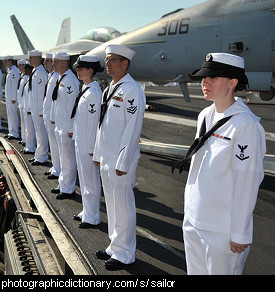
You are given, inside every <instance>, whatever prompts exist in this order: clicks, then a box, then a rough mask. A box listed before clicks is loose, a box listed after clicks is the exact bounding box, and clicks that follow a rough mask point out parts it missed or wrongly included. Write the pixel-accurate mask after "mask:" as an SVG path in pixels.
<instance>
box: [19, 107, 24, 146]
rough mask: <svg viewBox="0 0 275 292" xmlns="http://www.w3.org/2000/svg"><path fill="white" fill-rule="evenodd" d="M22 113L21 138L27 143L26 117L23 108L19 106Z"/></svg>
mask: <svg viewBox="0 0 275 292" xmlns="http://www.w3.org/2000/svg"><path fill="white" fill-rule="evenodd" d="M19 113H20V125H21V140H22V141H23V142H24V143H26V127H25V118H24V112H23V108H22V107H19Z"/></svg>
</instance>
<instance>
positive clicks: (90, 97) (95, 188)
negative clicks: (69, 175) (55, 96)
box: [73, 81, 102, 225]
mask: <svg viewBox="0 0 275 292" xmlns="http://www.w3.org/2000/svg"><path fill="white" fill-rule="evenodd" d="M87 87H89V89H87V90H86V91H85V92H84V94H82V96H81V98H80V100H79V103H78V106H77V110H76V113H75V116H74V125H73V140H75V154H76V162H77V170H78V177H79V183H80V190H81V196H82V204H83V211H82V212H81V213H80V214H78V217H80V218H81V219H82V222H86V223H90V224H93V225H97V224H99V223H100V197H101V182H100V174H99V167H98V166H97V165H95V163H94V162H93V157H92V156H90V155H89V154H93V153H94V146H95V139H96V132H97V128H98V122H99V117H100V109H101V96H102V92H101V89H100V86H99V84H98V83H97V82H95V81H94V82H91V83H90V84H88V85H87V86H86V85H83V89H82V90H85V88H87Z"/></svg>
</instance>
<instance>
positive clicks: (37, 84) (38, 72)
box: [29, 65, 49, 163]
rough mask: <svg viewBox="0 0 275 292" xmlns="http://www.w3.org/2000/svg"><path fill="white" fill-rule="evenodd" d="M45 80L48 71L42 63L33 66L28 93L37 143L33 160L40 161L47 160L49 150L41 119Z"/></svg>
mask: <svg viewBox="0 0 275 292" xmlns="http://www.w3.org/2000/svg"><path fill="white" fill-rule="evenodd" d="M47 80H48V73H47V72H46V70H45V68H44V67H43V66H42V65H39V66H38V67H37V68H33V75H32V81H31V84H32V86H31V90H30V92H29V94H30V102H31V113H32V119H33V124H34V128H35V135H36V143H37V145H36V150H35V155H34V158H35V161H38V162H41V163H43V162H46V161H48V151H49V142H48V134H47V131H46V128H45V125H44V121H43V100H44V93H45V86H46V83H47Z"/></svg>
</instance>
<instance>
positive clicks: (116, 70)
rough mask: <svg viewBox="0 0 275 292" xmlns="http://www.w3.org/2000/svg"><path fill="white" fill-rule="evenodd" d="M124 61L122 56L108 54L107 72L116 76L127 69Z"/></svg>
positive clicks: (106, 61) (106, 60)
mask: <svg viewBox="0 0 275 292" xmlns="http://www.w3.org/2000/svg"><path fill="white" fill-rule="evenodd" d="M124 61H125V60H123V59H122V57H121V56H119V55H117V54H108V55H107V56H106V59H105V64H106V70H107V74H108V75H110V76H115V75H119V74H121V72H124V71H125V68H124Z"/></svg>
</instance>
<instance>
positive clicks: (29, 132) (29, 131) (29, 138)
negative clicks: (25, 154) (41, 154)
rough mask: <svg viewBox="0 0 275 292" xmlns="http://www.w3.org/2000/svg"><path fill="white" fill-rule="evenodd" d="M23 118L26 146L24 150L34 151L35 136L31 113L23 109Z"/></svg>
mask: <svg viewBox="0 0 275 292" xmlns="http://www.w3.org/2000/svg"><path fill="white" fill-rule="evenodd" d="M23 113H24V118H25V136H26V142H25V143H26V146H25V148H24V149H25V150H26V151H29V152H35V148H36V137H35V130H34V125H33V120H32V116H31V114H28V113H27V112H26V111H23Z"/></svg>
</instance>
